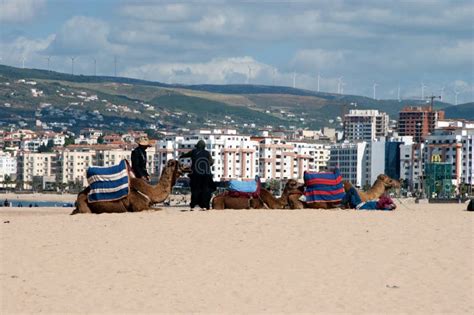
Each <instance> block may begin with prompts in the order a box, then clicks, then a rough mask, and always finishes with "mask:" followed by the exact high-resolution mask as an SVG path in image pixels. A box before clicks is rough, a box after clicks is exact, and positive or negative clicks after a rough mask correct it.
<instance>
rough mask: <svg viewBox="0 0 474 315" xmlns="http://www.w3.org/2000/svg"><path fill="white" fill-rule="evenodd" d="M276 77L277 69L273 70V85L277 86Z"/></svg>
mask: <svg viewBox="0 0 474 315" xmlns="http://www.w3.org/2000/svg"><path fill="white" fill-rule="evenodd" d="M275 75H276V68H273V74H272V84H273V86H275Z"/></svg>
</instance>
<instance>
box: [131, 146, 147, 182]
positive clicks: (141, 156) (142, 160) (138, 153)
mask: <svg viewBox="0 0 474 315" xmlns="http://www.w3.org/2000/svg"><path fill="white" fill-rule="evenodd" d="M137 144H138V147H136V148H135V149H134V150H133V151H132V169H133V173H134V174H135V176H136V177H137V178H142V179H144V180H147V181H150V175H149V174H148V171H147V169H146V166H147V161H146V149H147V148H149V147H151V145H150V141H149V140H148V138H147V137H140V138H139V139H138V140H137Z"/></svg>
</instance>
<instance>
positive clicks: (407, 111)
mask: <svg viewBox="0 0 474 315" xmlns="http://www.w3.org/2000/svg"><path fill="white" fill-rule="evenodd" d="M440 119H444V111H436V110H433V108H432V107H431V106H407V107H404V108H403V109H402V111H401V112H400V114H399V120H398V134H399V135H400V136H413V140H414V141H415V142H422V141H423V140H424V139H425V138H426V136H428V135H429V134H430V133H432V132H433V130H434V129H435V128H436V124H437V121H438V120H440Z"/></svg>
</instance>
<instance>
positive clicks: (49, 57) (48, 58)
mask: <svg viewBox="0 0 474 315" xmlns="http://www.w3.org/2000/svg"><path fill="white" fill-rule="evenodd" d="M46 60H47V61H48V68H47V69H48V71H50V70H49V63H50V61H51V56H48V57H46Z"/></svg>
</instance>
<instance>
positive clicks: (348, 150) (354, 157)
mask: <svg viewBox="0 0 474 315" xmlns="http://www.w3.org/2000/svg"><path fill="white" fill-rule="evenodd" d="M366 148H367V142H356V143H354V142H344V143H337V144H333V145H331V149H330V150H331V153H330V158H329V162H328V166H329V169H334V168H336V167H339V170H340V172H341V175H342V177H343V179H344V180H348V181H350V182H351V183H352V184H353V185H354V186H357V187H362V186H363V185H364V183H363V182H364V180H363V175H364V174H363V167H364V166H366V164H365V163H364V162H365V154H366Z"/></svg>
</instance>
